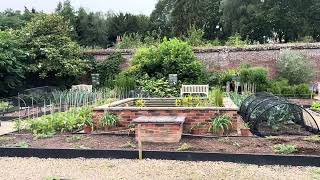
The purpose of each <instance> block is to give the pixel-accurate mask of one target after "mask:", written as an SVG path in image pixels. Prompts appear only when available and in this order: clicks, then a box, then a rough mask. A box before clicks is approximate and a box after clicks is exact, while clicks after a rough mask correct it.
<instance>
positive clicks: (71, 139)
mask: <svg viewBox="0 0 320 180" xmlns="http://www.w3.org/2000/svg"><path fill="white" fill-rule="evenodd" d="M304 138H305V137H297V136H289V137H288V136H282V137H277V138H272V139H266V138H257V137H221V138H202V137H188V136H184V137H183V138H182V139H181V141H180V142H179V143H169V144H167V143H143V149H144V150H160V151H177V150H178V149H179V148H180V147H181V145H182V144H184V143H186V144H187V145H188V146H189V148H188V149H187V151H196V152H224V153H255V154H274V152H273V150H272V147H273V146H274V145H276V144H291V145H296V146H297V148H298V150H299V151H298V152H297V153H295V154H306V155H320V142H318V143H314V142H309V141H306V140H305V139H304ZM26 144H27V146H28V147H30V148H50V149H55V148H57V149H58V148H59V149H61V148H67V149H69V148H73V149H74V148H76V149H123V150H136V149H137V142H136V141H135V138H134V137H133V136H127V135H73V134H60V135H55V136H53V137H51V138H47V139H36V138H34V137H33V136H32V135H31V134H10V135H6V136H1V137H0V146H1V147H22V146H26Z"/></svg>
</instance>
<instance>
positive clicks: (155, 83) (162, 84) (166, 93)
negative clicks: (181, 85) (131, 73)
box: [138, 76, 178, 97]
mask: <svg viewBox="0 0 320 180" xmlns="http://www.w3.org/2000/svg"><path fill="white" fill-rule="evenodd" d="M138 84H139V87H140V89H141V90H142V91H143V92H145V93H147V94H149V95H150V96H152V97H175V96H177V95H178V92H177V90H176V88H175V87H171V86H170V84H169V82H168V81H167V80H165V78H161V79H155V78H149V77H148V76H144V77H143V78H142V79H140V80H138Z"/></svg>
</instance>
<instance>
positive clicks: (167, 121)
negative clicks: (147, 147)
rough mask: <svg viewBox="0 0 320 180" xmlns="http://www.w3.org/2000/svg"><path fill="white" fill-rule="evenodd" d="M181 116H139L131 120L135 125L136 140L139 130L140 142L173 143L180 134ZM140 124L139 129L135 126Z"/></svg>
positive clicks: (179, 137) (183, 119)
mask: <svg viewBox="0 0 320 180" xmlns="http://www.w3.org/2000/svg"><path fill="white" fill-rule="evenodd" d="M184 121H185V117H182V116H140V117H138V118H136V119H134V120H133V123H134V124H137V126H136V131H135V132H136V140H137V141H138V134H139V132H138V131H139V130H140V138H141V141H142V142H156V143H175V142H179V141H180V139H181V136H182V130H183V123H184ZM139 126H140V129H139V128H137V127H139Z"/></svg>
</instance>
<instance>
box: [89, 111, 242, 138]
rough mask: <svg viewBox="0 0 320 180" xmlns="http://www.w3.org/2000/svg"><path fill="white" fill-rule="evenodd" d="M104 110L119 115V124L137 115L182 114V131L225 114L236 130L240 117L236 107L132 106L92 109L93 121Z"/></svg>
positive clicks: (189, 129)
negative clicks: (129, 107) (128, 107)
mask: <svg viewBox="0 0 320 180" xmlns="http://www.w3.org/2000/svg"><path fill="white" fill-rule="evenodd" d="M104 111H108V112H109V113H111V114H116V115H118V116H119V117H120V122H119V125H120V126H125V127H126V126H128V125H129V124H131V122H132V120H133V119H135V118H138V117H139V116H184V117H186V120H185V122H184V125H183V132H185V133H190V132H191V128H192V127H193V126H196V125H197V124H199V123H204V122H208V123H209V122H211V119H212V118H215V117H218V116H220V115H227V116H229V117H230V118H231V119H232V129H230V130H231V131H237V132H238V130H239V128H240V124H241V118H240V116H239V115H238V113H237V109H222V108H217V109H215V108H166V109H162V108H158V109H157V108H148V109H147V108H132V109H127V108H124V109H122V110H121V109H109V110H107V109H106V110H94V122H95V123H98V122H99V120H100V119H101V118H102V117H103V114H104Z"/></svg>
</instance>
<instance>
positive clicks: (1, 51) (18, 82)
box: [0, 31, 27, 97]
mask: <svg viewBox="0 0 320 180" xmlns="http://www.w3.org/2000/svg"><path fill="white" fill-rule="evenodd" d="M26 58H27V53H26V52H25V51H23V50H22V49H21V43H20V41H19V37H18V36H16V35H15V33H14V32H13V31H0V97H2V96H6V95H11V94H12V93H15V92H16V91H17V88H20V87H21V86H22V85H23V83H22V81H23V80H24V78H25V71H26V69H25V68H24V64H23V63H24V62H25V60H26Z"/></svg>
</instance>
